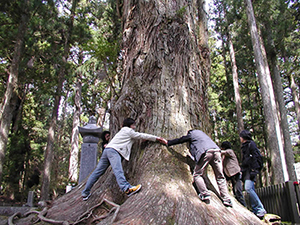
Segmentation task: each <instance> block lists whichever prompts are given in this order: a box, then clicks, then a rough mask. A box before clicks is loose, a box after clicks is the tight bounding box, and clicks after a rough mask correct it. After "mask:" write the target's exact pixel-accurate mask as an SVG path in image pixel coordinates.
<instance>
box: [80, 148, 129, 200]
mask: <svg viewBox="0 0 300 225" xmlns="http://www.w3.org/2000/svg"><path fill="white" fill-rule="evenodd" d="M109 165H111V167H112V170H113V173H114V175H115V177H116V180H117V183H118V185H119V187H120V189H121V190H122V191H123V192H124V191H126V190H127V189H128V188H131V187H132V186H131V185H130V184H129V183H128V182H127V180H126V178H125V176H124V171H123V167H122V157H121V155H120V154H119V153H118V152H117V151H116V150H115V149H113V148H105V149H104V151H103V153H102V156H101V158H100V160H99V162H98V165H97V167H96V168H95V170H94V171H93V173H92V174H91V175H90V177H89V178H88V180H87V182H86V185H85V189H84V190H83V191H82V196H84V197H85V196H88V195H89V194H90V191H91V188H92V187H93V185H94V184H95V183H96V181H97V180H98V179H99V177H100V176H102V175H103V174H104V173H105V171H106V170H107V168H108V167H109Z"/></svg>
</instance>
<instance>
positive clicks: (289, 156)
mask: <svg viewBox="0 0 300 225" xmlns="http://www.w3.org/2000/svg"><path fill="white" fill-rule="evenodd" d="M268 42H269V46H270V50H269V52H268V53H269V54H268V55H269V58H270V62H271V66H272V71H273V76H272V77H273V85H274V92H275V97H276V101H277V103H278V109H279V110H278V111H279V115H280V125H281V130H282V134H283V141H284V152H285V161H286V165H287V170H288V174H289V180H292V181H295V180H296V173H295V169H294V163H295V159H294V153H293V148H292V143H291V136H290V130H289V124H288V120H287V113H286V108H285V103H284V98H283V87H282V82H281V76H280V71H279V68H278V64H277V55H276V52H275V50H274V43H273V40H272V38H271V36H270V33H269V35H268Z"/></svg>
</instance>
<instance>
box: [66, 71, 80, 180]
mask: <svg viewBox="0 0 300 225" xmlns="http://www.w3.org/2000/svg"><path fill="white" fill-rule="evenodd" d="M80 79H81V78H80V76H78V78H77V82H76V87H75V101H74V102H75V111H74V116H73V129H72V139H71V152H70V163H69V181H70V182H75V183H76V182H77V180H78V154H79V148H78V142H79V129H78V127H79V125H80V113H81V86H82V84H81V80H80Z"/></svg>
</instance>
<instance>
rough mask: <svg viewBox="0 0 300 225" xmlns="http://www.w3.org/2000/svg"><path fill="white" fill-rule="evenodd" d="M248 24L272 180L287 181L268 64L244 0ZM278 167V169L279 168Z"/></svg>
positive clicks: (254, 23) (249, 6)
mask: <svg viewBox="0 0 300 225" xmlns="http://www.w3.org/2000/svg"><path fill="white" fill-rule="evenodd" d="M245 4H246V9H247V17H248V25H249V29H250V33H251V40H252V44H253V51H254V57H255V64H256V68H257V73H258V80H259V85H260V90H261V95H262V101H263V107H264V118H265V120H266V130H267V136H268V137H267V143H268V149H269V152H270V153H271V162H272V164H271V166H272V174H273V176H272V178H273V180H272V182H273V183H274V184H278V183H282V182H284V181H287V180H288V179H289V178H288V172H287V168H286V162H285V155H284V150H283V144H282V140H281V131H280V126H279V119H278V115H277V109H276V102H275V95H274V90H273V85H272V81H271V75H270V70H269V66H268V64H267V59H266V54H265V49H264V46H263V43H262V42H261V41H260V37H259V35H258V31H257V26H256V21H255V16H254V12H253V7H252V3H251V0H245ZM279 168H280V169H279Z"/></svg>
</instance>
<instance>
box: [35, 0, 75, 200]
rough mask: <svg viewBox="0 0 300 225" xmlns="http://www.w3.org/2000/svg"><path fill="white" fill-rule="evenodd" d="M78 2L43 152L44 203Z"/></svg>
mask: <svg viewBox="0 0 300 225" xmlns="http://www.w3.org/2000/svg"><path fill="white" fill-rule="evenodd" d="M77 3H78V0H73V2H72V9H71V15H70V22H69V27H68V30H67V32H66V34H65V39H64V53H63V56H62V65H61V66H60V69H59V72H58V84H57V89H56V93H55V94H56V95H55V99H54V107H53V111H52V117H51V118H52V119H51V123H50V127H49V130H48V137H47V147H46V151H45V157H44V158H45V159H44V172H43V180H42V187H41V201H46V200H48V199H49V191H50V181H51V169H52V160H53V148H54V143H55V130H56V123H57V118H58V109H59V103H60V99H61V91H62V87H63V82H64V80H65V77H64V76H65V72H66V65H67V59H68V56H69V50H70V43H69V41H70V37H71V34H72V29H73V22H74V16H75V9H76V6H77Z"/></svg>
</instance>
